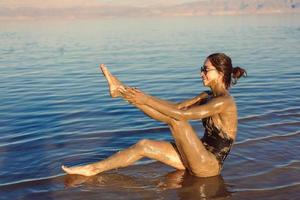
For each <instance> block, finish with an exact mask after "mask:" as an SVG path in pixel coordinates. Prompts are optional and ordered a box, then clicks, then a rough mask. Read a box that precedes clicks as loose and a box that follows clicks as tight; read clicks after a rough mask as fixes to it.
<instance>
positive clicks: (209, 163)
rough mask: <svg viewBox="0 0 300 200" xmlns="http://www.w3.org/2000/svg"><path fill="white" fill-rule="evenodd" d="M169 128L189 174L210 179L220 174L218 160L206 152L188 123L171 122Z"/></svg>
mask: <svg viewBox="0 0 300 200" xmlns="http://www.w3.org/2000/svg"><path fill="white" fill-rule="evenodd" d="M169 127H170V129H171V132H172V135H173V137H174V139H175V142H176V146H177V148H178V151H179V153H180V156H181V158H182V160H183V162H184V163H185V166H186V167H187V169H188V170H189V171H190V173H191V174H193V175H196V176H199V177H210V176H215V175H218V174H219V173H220V166H219V163H218V160H217V159H216V157H215V156H214V155H213V154H212V153H211V152H209V151H207V150H206V148H205V147H204V145H203V143H202V141H201V140H200V138H199V136H198V135H197V133H196V132H195V131H194V129H193V127H192V126H191V125H190V123H189V122H188V121H176V120H173V121H172V123H171V124H169Z"/></svg>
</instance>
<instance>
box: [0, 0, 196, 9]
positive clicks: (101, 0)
mask: <svg viewBox="0 0 300 200" xmlns="http://www.w3.org/2000/svg"><path fill="white" fill-rule="evenodd" d="M194 1H196V0H0V7H9V8H18V7H39V8H46V7H47V8H64V7H78V6H83V7H84V6H95V5H101V4H112V5H129V6H154V5H157V6H170V5H176V4H180V3H186V2H194Z"/></svg>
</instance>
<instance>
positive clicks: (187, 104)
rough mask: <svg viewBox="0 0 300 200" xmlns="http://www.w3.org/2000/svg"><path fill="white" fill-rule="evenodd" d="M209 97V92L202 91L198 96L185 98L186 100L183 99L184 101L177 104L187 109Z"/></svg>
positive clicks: (180, 107)
mask: <svg viewBox="0 0 300 200" xmlns="http://www.w3.org/2000/svg"><path fill="white" fill-rule="evenodd" d="M207 97H208V94H207V93H206V92H202V93H200V94H199V95H198V96H196V97H194V98H192V99H188V100H185V101H182V102H180V103H178V104H176V106H177V108H178V109H180V110H182V109H187V108H189V107H190V106H192V105H194V104H196V103H198V102H199V101H200V100H202V99H206V98H207Z"/></svg>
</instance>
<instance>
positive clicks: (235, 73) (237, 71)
mask: <svg viewBox="0 0 300 200" xmlns="http://www.w3.org/2000/svg"><path fill="white" fill-rule="evenodd" d="M242 76H244V77H246V76H247V72H246V70H244V69H243V68H241V67H239V66H237V67H234V68H233V70H232V78H233V80H232V85H235V84H236V82H237V80H238V79H239V78H241V77H242Z"/></svg>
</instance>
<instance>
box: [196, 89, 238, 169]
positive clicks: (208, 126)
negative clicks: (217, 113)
mask: <svg viewBox="0 0 300 200" xmlns="http://www.w3.org/2000/svg"><path fill="white" fill-rule="evenodd" d="M208 94H210V93H208ZM202 123H203V126H204V128H205V132H204V136H203V137H202V138H201V141H202V143H203V145H204V146H205V148H206V149H207V150H208V151H210V152H211V153H213V154H214V155H215V156H216V158H217V160H218V161H219V163H220V167H221V168H222V166H223V163H224V161H225V159H226V157H227V155H228V154H229V152H230V149H231V147H232V145H233V139H232V138H230V137H229V136H228V135H227V134H226V133H225V132H224V131H223V130H222V129H220V128H218V127H217V126H216V125H215V123H214V122H213V120H212V117H207V118H204V119H202Z"/></svg>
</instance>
